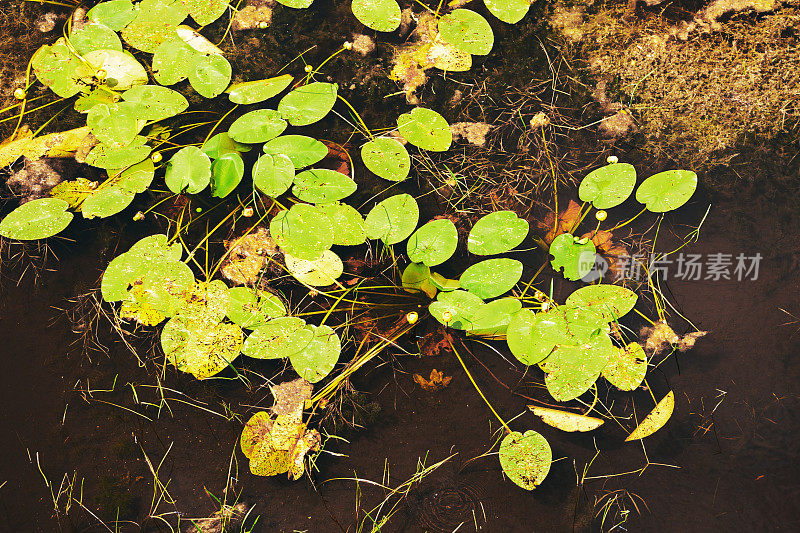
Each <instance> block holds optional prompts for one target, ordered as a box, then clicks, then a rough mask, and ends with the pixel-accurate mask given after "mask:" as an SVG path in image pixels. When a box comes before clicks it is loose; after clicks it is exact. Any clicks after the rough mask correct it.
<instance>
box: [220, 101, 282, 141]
mask: <svg viewBox="0 0 800 533" xmlns="http://www.w3.org/2000/svg"><path fill="white" fill-rule="evenodd" d="M286 126H287V124H286V121H285V120H283V119H282V118H281V114H280V113H278V112H277V111H275V110H274V109H257V110H255V111H250V112H249V113H245V114H244V115H242V116H241V117H239V118H237V119H236V120H235V121H234V122H233V124H231V127H230V128H229V129H228V135H230V136H231V138H232V139H233V140H235V141H239V142H242V143H250V144H256V143H263V142H267V141H269V140H270V139H274V138H275V137H277V136H278V135H280V134H281V133H283V130H285V129H286Z"/></svg>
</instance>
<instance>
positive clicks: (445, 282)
mask: <svg viewBox="0 0 800 533" xmlns="http://www.w3.org/2000/svg"><path fill="white" fill-rule="evenodd" d="M431 283H433V286H434V287H436V288H437V289H439V290H440V291H444V292H450V291H454V290H456V289H460V288H461V283H460V282H459V281H458V280H457V279H448V278H446V277H444V276H442V275H441V274H439V273H438V272H431Z"/></svg>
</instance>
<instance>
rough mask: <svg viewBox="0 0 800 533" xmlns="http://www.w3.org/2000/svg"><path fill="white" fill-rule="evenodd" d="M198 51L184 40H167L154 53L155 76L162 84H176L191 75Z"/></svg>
mask: <svg viewBox="0 0 800 533" xmlns="http://www.w3.org/2000/svg"><path fill="white" fill-rule="evenodd" d="M196 55H197V52H195V51H194V49H193V48H192V47H191V46H189V45H188V44H186V43H184V42H183V41H166V42H164V43H162V44H161V45H159V47H158V48H157V49H156V51H155V53H154V54H153V77H154V78H155V79H156V81H157V82H158V83H160V84H161V85H174V84H176V83H178V82H180V81H183V80H185V79H186V78H188V77H189V69H190V68H191V67H192V65H193V64H194V58H195V56H196Z"/></svg>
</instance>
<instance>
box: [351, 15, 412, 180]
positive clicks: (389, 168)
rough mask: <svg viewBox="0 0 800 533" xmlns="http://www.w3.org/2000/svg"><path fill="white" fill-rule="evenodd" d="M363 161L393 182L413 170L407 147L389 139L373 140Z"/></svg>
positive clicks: (362, 150) (366, 165) (382, 176)
mask: <svg viewBox="0 0 800 533" xmlns="http://www.w3.org/2000/svg"><path fill="white" fill-rule="evenodd" d="M392 1H394V0H392ZM361 159H362V160H363V161H364V166H365V167H367V169H368V170H369V171H370V172H372V173H373V174H375V175H377V176H380V177H381V178H383V179H387V180H391V181H403V180H404V179H406V177H407V176H408V172H409V171H410V170H411V157H409V155H408V150H406V147H405V146H403V145H402V144H401V143H400V142H399V141H398V140H396V139H390V138H388V137H379V138H377V139H373V140H371V141H369V142H368V143H367V144H365V145H364V146H362V147H361Z"/></svg>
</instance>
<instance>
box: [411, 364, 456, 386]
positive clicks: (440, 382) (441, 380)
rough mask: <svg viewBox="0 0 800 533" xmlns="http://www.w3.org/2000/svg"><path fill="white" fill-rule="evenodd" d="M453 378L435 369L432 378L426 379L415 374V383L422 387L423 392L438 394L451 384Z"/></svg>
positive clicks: (432, 371)
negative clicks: (438, 391)
mask: <svg viewBox="0 0 800 533" xmlns="http://www.w3.org/2000/svg"><path fill="white" fill-rule="evenodd" d="M452 379H453V376H445V375H444V372H439V371H438V370H436V369H435V368H434V369H432V370H431V378H430V379H425V378H424V377H422V376H421V375H419V374H414V381H415V382H416V383H417V384H418V385H419V386H420V387H422V390H424V391H428V392H436V391H437V390H440V389H443V388H445V387H447V386H448V385H449V384H450V381H452Z"/></svg>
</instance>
